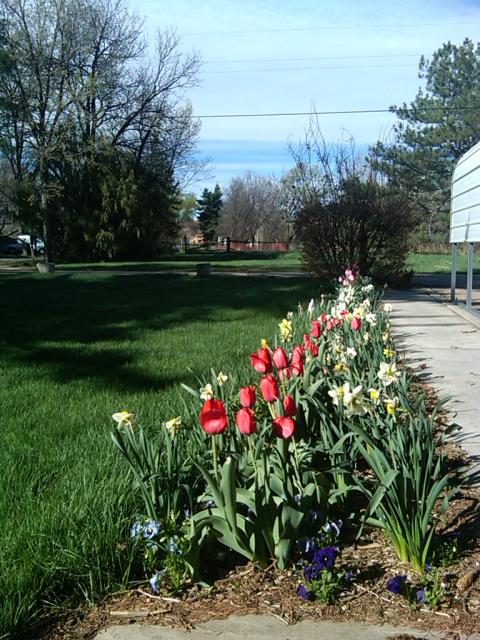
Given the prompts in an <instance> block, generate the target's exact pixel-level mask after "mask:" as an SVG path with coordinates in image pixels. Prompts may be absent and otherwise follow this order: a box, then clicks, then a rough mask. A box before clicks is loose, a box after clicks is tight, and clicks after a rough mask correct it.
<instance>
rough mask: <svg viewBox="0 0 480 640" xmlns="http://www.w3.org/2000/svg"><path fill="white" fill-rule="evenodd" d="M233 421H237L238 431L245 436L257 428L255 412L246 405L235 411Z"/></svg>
mask: <svg viewBox="0 0 480 640" xmlns="http://www.w3.org/2000/svg"><path fill="white" fill-rule="evenodd" d="M235 421H236V423H237V427H238V428H239V429H240V432H241V433H243V434H244V435H246V436H249V435H251V434H252V433H255V431H256V429H257V424H256V422H255V414H254V413H253V411H252V410H251V409H248V408H246V407H244V408H243V409H239V411H237V415H236V418H235Z"/></svg>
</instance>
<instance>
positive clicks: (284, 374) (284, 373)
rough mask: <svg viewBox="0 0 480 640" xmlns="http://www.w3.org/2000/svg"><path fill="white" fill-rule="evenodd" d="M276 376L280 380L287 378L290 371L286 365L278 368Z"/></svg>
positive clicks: (289, 376) (290, 374) (289, 375)
mask: <svg viewBox="0 0 480 640" xmlns="http://www.w3.org/2000/svg"><path fill="white" fill-rule="evenodd" d="M278 377H279V379H280V381H281V382H283V381H284V380H289V378H291V377H292V371H291V370H290V369H289V368H288V367H287V368H286V369H280V371H279V372H278Z"/></svg>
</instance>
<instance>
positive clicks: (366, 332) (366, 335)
mask: <svg viewBox="0 0 480 640" xmlns="http://www.w3.org/2000/svg"><path fill="white" fill-rule="evenodd" d="M369 340H370V334H369V333H368V331H365V333H364V334H363V341H364V342H368V341H369Z"/></svg>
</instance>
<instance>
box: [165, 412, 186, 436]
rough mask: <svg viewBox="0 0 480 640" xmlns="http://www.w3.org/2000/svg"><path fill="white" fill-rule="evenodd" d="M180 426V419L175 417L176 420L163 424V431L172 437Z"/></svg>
mask: <svg viewBox="0 0 480 640" xmlns="http://www.w3.org/2000/svg"><path fill="white" fill-rule="evenodd" d="M181 426H182V417H181V416H177V417H176V418H172V419H171V420H169V421H168V422H165V429H166V430H167V431H168V432H169V433H170V435H172V436H174V435H175V434H176V433H177V431H178V430H179V429H180V427H181Z"/></svg>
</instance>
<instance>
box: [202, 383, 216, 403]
mask: <svg viewBox="0 0 480 640" xmlns="http://www.w3.org/2000/svg"><path fill="white" fill-rule="evenodd" d="M214 395H215V394H214V393H213V388H212V385H211V384H210V383H209V382H207V384H206V385H205V386H204V387H202V388H201V389H200V399H201V400H211V399H212V398H213V396H214Z"/></svg>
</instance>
